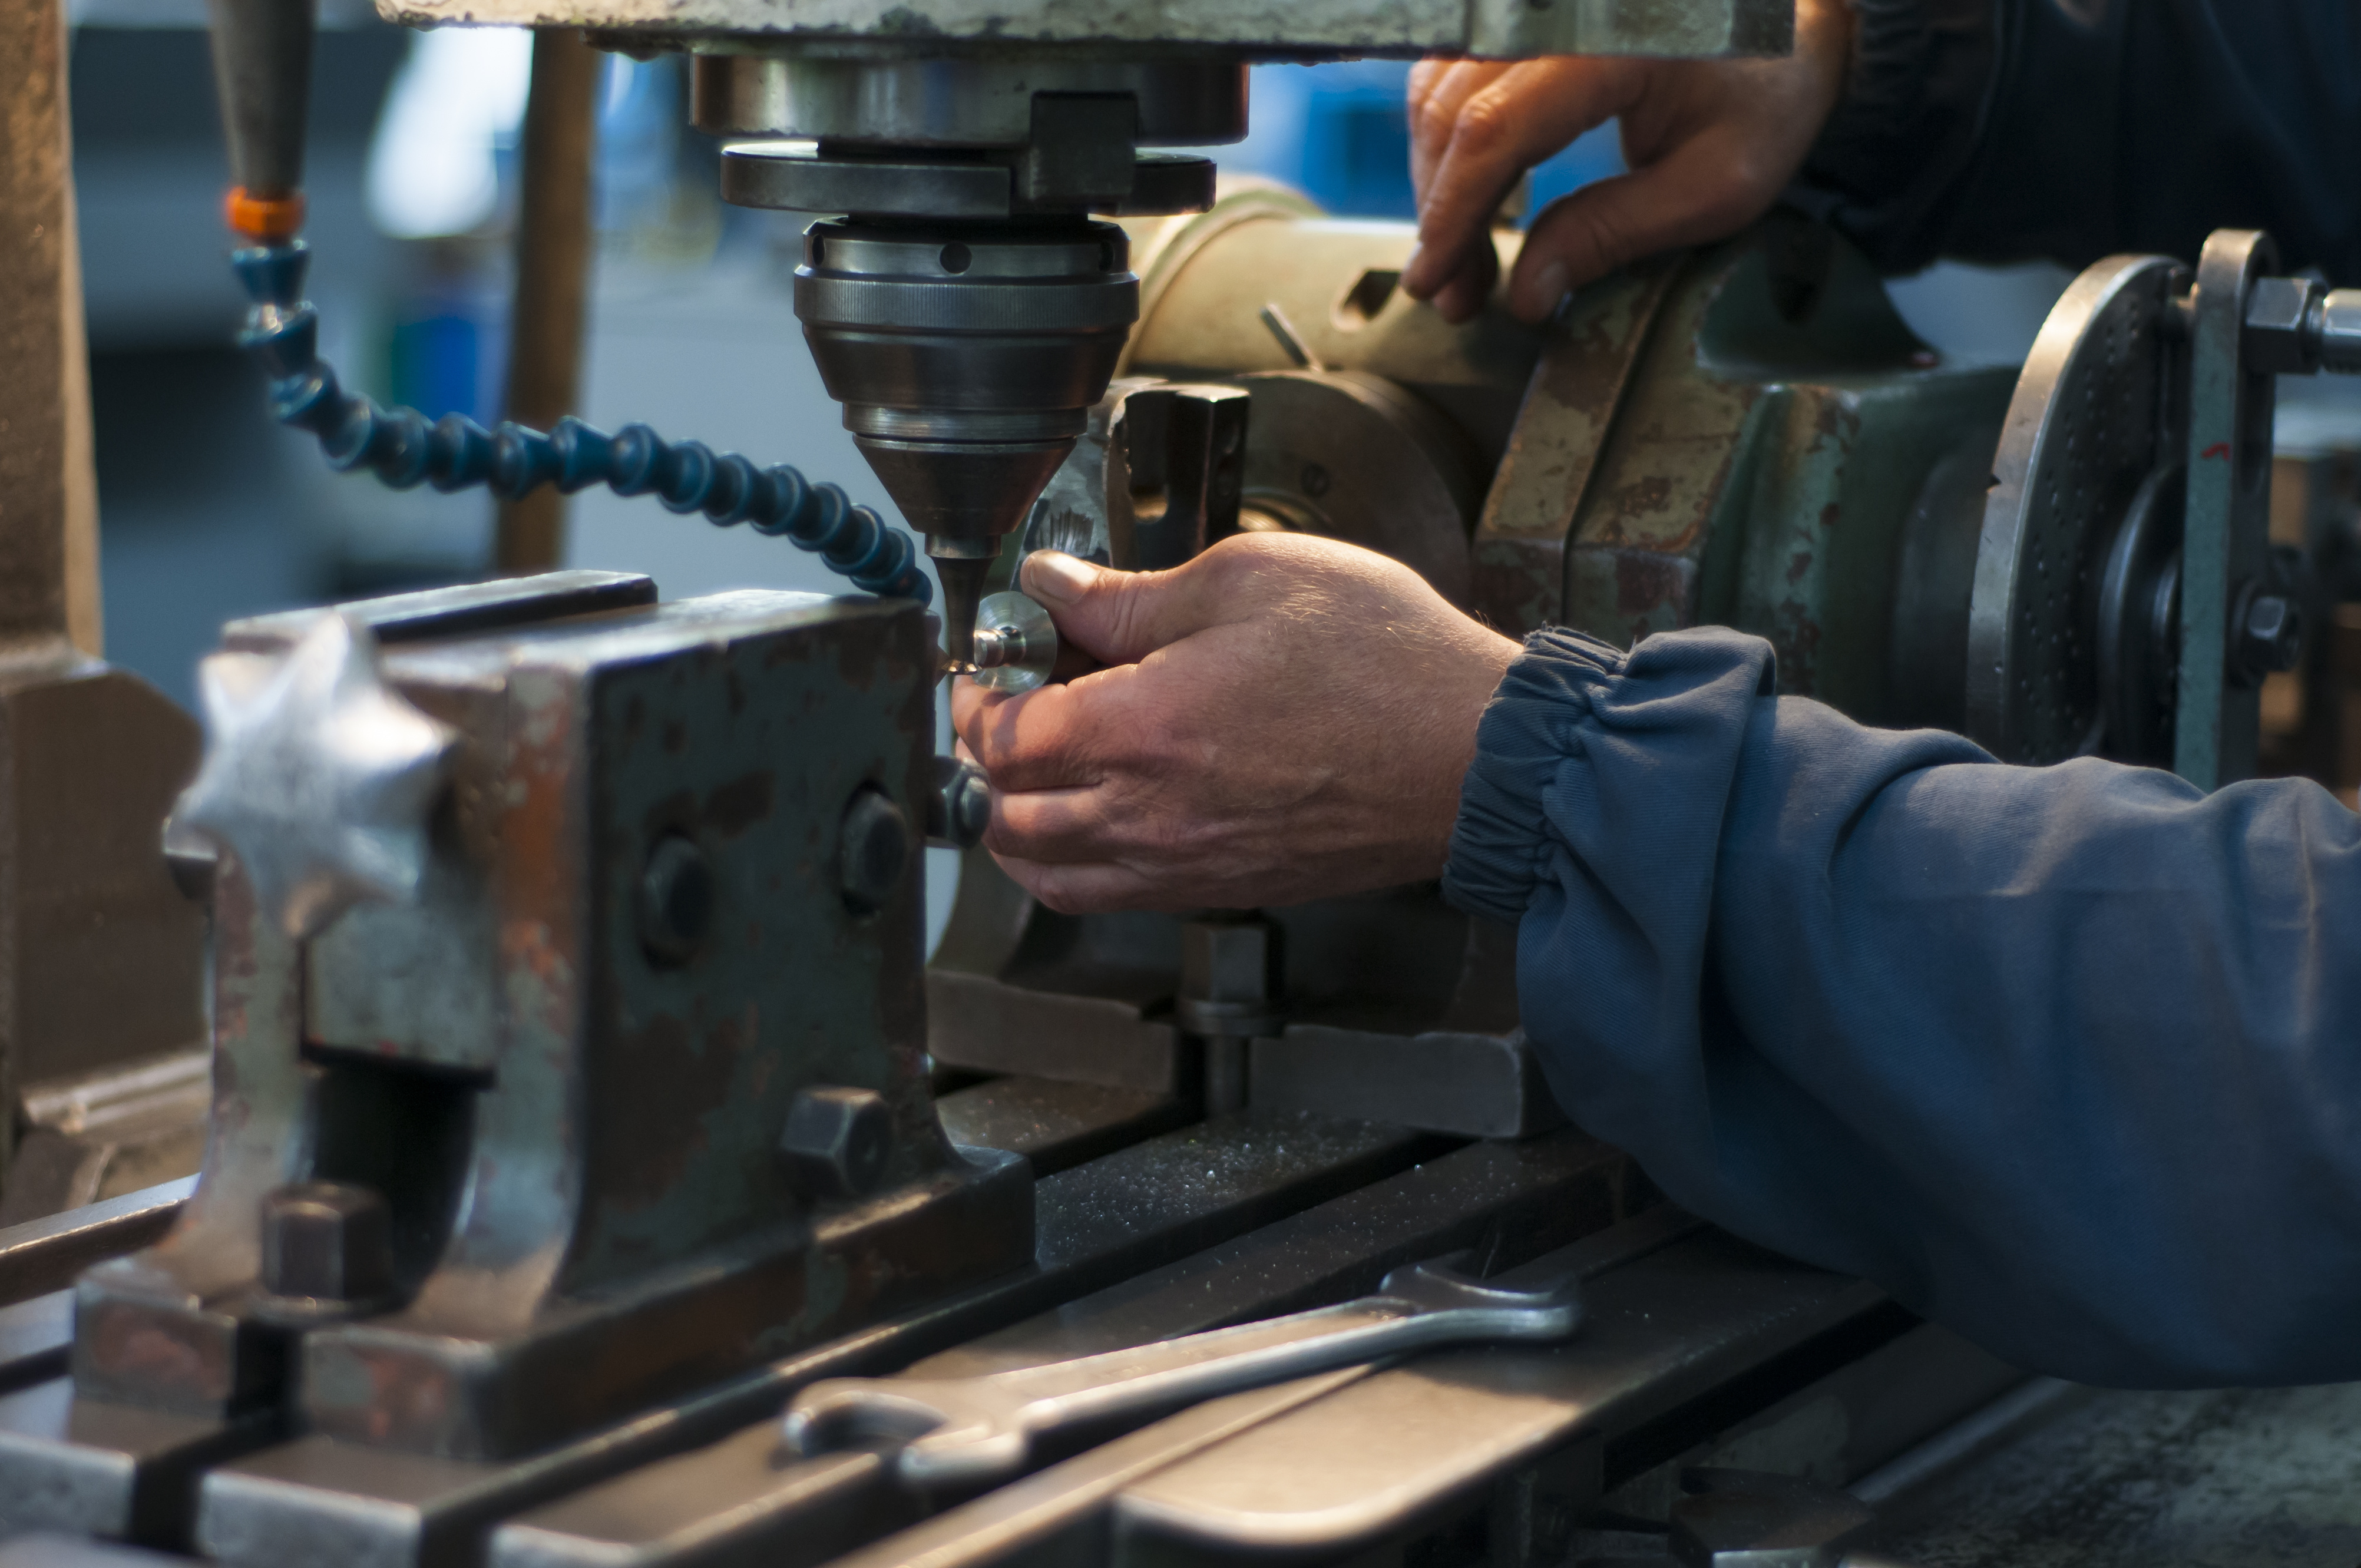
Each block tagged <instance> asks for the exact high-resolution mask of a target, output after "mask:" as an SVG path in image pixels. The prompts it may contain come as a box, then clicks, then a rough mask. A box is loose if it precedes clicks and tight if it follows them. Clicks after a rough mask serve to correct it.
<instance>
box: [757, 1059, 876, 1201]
mask: <svg viewBox="0 0 2361 1568" xmlns="http://www.w3.org/2000/svg"><path fill="white" fill-rule="evenodd" d="M779 1152H780V1154H781V1155H783V1156H785V1158H786V1162H787V1169H788V1174H789V1175H790V1176H791V1177H793V1179H794V1180H795V1183H796V1186H797V1187H798V1188H800V1189H801V1190H803V1192H804V1195H805V1196H807V1197H809V1198H859V1197H862V1196H864V1195H865V1194H867V1193H869V1192H871V1191H873V1190H875V1188H876V1186H877V1183H878V1180H879V1179H881V1178H883V1177H884V1174H885V1162H886V1160H887V1158H888V1157H890V1156H891V1155H892V1154H893V1152H894V1113H893V1112H892V1110H891V1109H889V1108H888V1107H887V1105H886V1103H885V1099H884V1096H883V1095H881V1094H879V1093H877V1092H876V1091H874V1090H869V1089H844V1088H840V1087H838V1086H836V1085H833V1084H815V1085H813V1086H812V1087H810V1088H808V1089H806V1090H803V1091H801V1092H799V1093H797V1094H796V1102H795V1104H794V1105H793V1106H792V1107H790V1108H789V1110H788V1112H787V1125H786V1130H785V1132H783V1133H781V1134H780V1135H779Z"/></svg>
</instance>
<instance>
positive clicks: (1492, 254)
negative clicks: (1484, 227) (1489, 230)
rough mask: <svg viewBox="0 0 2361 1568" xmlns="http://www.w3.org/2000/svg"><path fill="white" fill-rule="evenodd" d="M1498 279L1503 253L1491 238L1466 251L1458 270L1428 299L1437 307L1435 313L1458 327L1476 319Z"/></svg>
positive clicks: (1490, 295)
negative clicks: (1492, 245)
mask: <svg viewBox="0 0 2361 1568" xmlns="http://www.w3.org/2000/svg"><path fill="white" fill-rule="evenodd" d="M1499 281H1500V253H1499V251H1497V250H1494V249H1493V248H1492V247H1491V244H1490V243H1489V241H1487V242H1486V243H1485V244H1482V245H1479V246H1477V247H1475V248H1474V249H1473V250H1471V251H1469V252H1468V253H1467V257H1466V260H1465V261H1464V262H1462V263H1461V265H1460V268H1459V270H1458V271H1456V272H1455V273H1453V274H1452V275H1451V278H1450V280H1449V281H1447V282H1445V283H1444V285H1443V286H1442V287H1441V288H1439V289H1437V290H1436V291H1434V297H1433V299H1432V300H1430V301H1428V303H1429V304H1431V305H1433V307H1434V309H1435V313H1436V314H1438V315H1440V316H1442V318H1443V319H1444V321H1447V322H1449V323H1451V324H1452V325H1454V326H1457V325H1459V324H1460V323H1463V322H1470V321H1474V320H1475V319H1476V315H1477V312H1479V311H1481V310H1482V309H1483V308H1484V302H1485V301H1487V300H1488V299H1490V298H1491V297H1492V291H1493V289H1494V288H1495V287H1496V286H1497V285H1498V284H1499Z"/></svg>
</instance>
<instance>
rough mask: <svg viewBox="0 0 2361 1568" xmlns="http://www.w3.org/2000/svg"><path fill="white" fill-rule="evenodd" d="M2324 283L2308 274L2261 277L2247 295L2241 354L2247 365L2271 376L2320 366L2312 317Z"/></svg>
mask: <svg viewBox="0 0 2361 1568" xmlns="http://www.w3.org/2000/svg"><path fill="white" fill-rule="evenodd" d="M2320 296H2321V287H2320V285H2319V284H2317V283H2315V282H2313V281H2312V280H2310V279H2309V278H2261V279H2257V280H2256V282H2255V286H2254V288H2253V290H2252V291H2249V292H2248V294H2247V295H2246V336H2245V339H2244V342H2243V343H2242V344H2241V353H2240V357H2241V358H2243V359H2244V360H2245V361H2246V368H2247V369H2249V370H2252V371H2255V372H2257V373H2258V374H2263V375H2272V376H2308V375H2310V374H2311V373H2312V371H2314V370H2316V369H2318V368H2319V367H2320V338H2319V334H2318V328H2317V326H2316V324H2315V323H2314V322H2313V320H2312V316H2313V313H2314V311H2315V309H2316V308H2317V306H2318V303H2319V301H2320Z"/></svg>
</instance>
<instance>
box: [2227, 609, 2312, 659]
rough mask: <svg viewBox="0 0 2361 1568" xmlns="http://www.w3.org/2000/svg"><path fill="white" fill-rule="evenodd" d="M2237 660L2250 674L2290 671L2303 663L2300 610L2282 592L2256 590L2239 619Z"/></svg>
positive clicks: (2301, 617) (2301, 615)
mask: <svg viewBox="0 0 2361 1568" xmlns="http://www.w3.org/2000/svg"><path fill="white" fill-rule="evenodd" d="M2238 662H2239V663H2240V664H2241V665H2242V666H2243V667H2244V668H2245V669H2246V672H2247V673H2248V674H2254V675H2263V674H2275V673H2278V672H2279V671H2284V670H2292V669H2294V668H2295V667H2296V666H2297V665H2298V664H2300V663H2302V662H2303V612H2302V610H2301V609H2299V608H2298V607H2297V605H2296V602H2295V601H2294V600H2293V599H2291V598H2288V597H2287V596H2286V595H2284V594H2270V593H2258V594H2257V595H2255V596H2254V597H2253V598H2250V599H2248V600H2247V601H2246V614H2245V615H2244V616H2243V617H2241V618H2240V620H2239V622H2238Z"/></svg>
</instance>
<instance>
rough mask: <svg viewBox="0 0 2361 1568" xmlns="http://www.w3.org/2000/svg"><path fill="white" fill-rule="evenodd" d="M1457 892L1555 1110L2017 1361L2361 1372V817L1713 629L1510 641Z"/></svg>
mask: <svg viewBox="0 0 2361 1568" xmlns="http://www.w3.org/2000/svg"><path fill="white" fill-rule="evenodd" d="M1444 886H1445V891H1446V892H1447V893H1448V894H1449V895H1450V896H1451V897H1452V898H1453V899H1454V900H1455V902H1457V903H1458V904H1460V905H1462V906H1463V907H1465V908H1466V909H1468V910H1470V911H1473V912H1476V913H1479V914H1483V915H1487V916H1493V917H1495V918H1499V919H1502V920H1509V921H1514V922H1517V923H1518V924H1519V936H1518V959H1517V979H1518V992H1519V998H1520V1002H1521V1006H1522V1009H1523V1017H1524V1025H1525V1028H1526V1031H1527V1033H1528V1035H1529V1036H1531V1038H1532V1042H1533V1044H1534V1047H1535V1048H1536V1050H1537V1051H1538V1052H1539V1053H1540V1055H1541V1058H1542V1060H1543V1064H1544V1067H1545V1069H1546V1071H1547V1074H1548V1077H1549V1081H1550V1084H1551V1086H1552V1088H1553V1090H1554V1092H1555V1093H1556V1096H1557V1098H1558V1100H1559V1102H1560V1103H1561V1104H1563V1105H1564V1107H1565V1110H1566V1112H1567V1113H1568V1114H1569V1115H1571V1116H1572V1117H1573V1118H1574V1120H1575V1121H1576V1122H1577V1123H1578V1124H1581V1125H1582V1126H1583V1127H1585V1128H1586V1129H1587V1130H1589V1131H1590V1132H1592V1133H1594V1134H1596V1135H1598V1136H1599V1137H1602V1138H1605V1139H1607V1140H1608V1141H1609V1142H1611V1143H1614V1144H1616V1145H1619V1146H1621V1147H1623V1148H1624V1149H1627V1150H1629V1151H1630V1152H1631V1154H1632V1155H1634V1156H1635V1157H1638V1159H1639V1160H1640V1162H1641V1163H1642V1166H1643V1167H1644V1168H1646V1169H1647V1171H1648V1173H1649V1174H1650V1175H1651V1176H1652V1177H1653V1179H1655V1180H1656V1182H1657V1183H1658V1184H1659V1185H1660V1186H1661V1187H1663V1189H1664V1191H1665V1192H1666V1193H1667V1194H1669V1195H1670V1196H1671V1197H1672V1198H1673V1200H1674V1201H1676V1202H1678V1203H1680V1204H1682V1205H1683V1206H1685V1207H1686V1208H1688V1209H1690V1210H1692V1211H1693V1212H1697V1213H1698V1214H1701V1215H1703V1216H1705V1217H1707V1218H1708V1219H1711V1220H1713V1221H1715V1222H1717V1223H1720V1224H1722V1225H1725V1226H1727V1227H1729V1228H1730V1229H1731V1230H1733V1231H1735V1232H1737V1233H1739V1234H1741V1235H1744V1236H1746V1237H1749V1238H1750V1239H1752V1240H1754V1241H1756V1242H1759V1243H1762V1244H1763V1245H1768V1246H1771V1247H1774V1248H1776V1249H1778V1250H1780V1251H1782V1252H1784V1253H1787V1254H1790V1255H1794V1256H1796V1257H1800V1258H1804V1259H1806V1260H1808V1261H1811V1262H1815V1263H1818V1264H1822V1265H1825V1266H1828V1267H1831V1268H1838V1269H1842V1270H1845V1271H1847V1272H1850V1273H1855V1274H1860V1275H1862V1276H1865V1277H1868V1278H1870V1279H1872V1280H1874V1281H1876V1282H1877V1283H1878V1284H1880V1285H1882V1286H1883V1287H1884V1288H1886V1289H1887V1290H1889V1291H1890V1292H1892V1294H1893V1295H1894V1297H1895V1298H1896V1299H1899V1300H1901V1301H1902V1302H1904V1303H1905V1304H1906V1305H1907V1306H1909V1307H1911V1308H1913V1309H1914V1310H1917V1311H1919V1312H1921V1313H1924V1314H1925V1315H1927V1317H1930V1318H1932V1319H1934V1320H1936V1321H1939V1322H1942V1323H1945V1324H1947V1325H1949V1327H1951V1328H1953V1329H1955V1330H1957V1331H1958V1332H1961V1333H1963V1334H1965V1335H1966V1336H1967V1337H1969V1338H1970V1339H1972V1340H1974V1341H1976V1342H1977V1343H1981V1344H1982V1345H1984V1346H1985V1347H1987V1348H1988V1349H1990V1350H1992V1351H1993V1352H1994V1353H1996V1354H2000V1355H2002V1356H2004V1357H2005V1358H2007V1359H2008V1360H2010V1361H2012V1362H2014V1363H2015V1364H2017V1365H2022V1366H2025V1367H2027V1368H2029V1369H2033V1370H2037V1371H2042V1372H2048V1373H2053V1374H2057V1375H2059V1376H2068V1377H2074V1378H2080V1379H2082V1380H2085V1381H2089V1382H2093V1383H2101V1384H2109V1385H2117V1386H2127V1387H2140V1386H2147V1387H2193V1386H2204V1385H2241V1384H2265V1383H2283V1382H2314V1381H2328V1380H2336V1379H2349V1378H2356V1377H2361V1332H2356V1328H2355V1323H2356V1305H2361V1127H2356V1111H2361V819H2356V817H2354V815H2353V814H2352V813H2350V812H2348V811H2347V810H2345V807H2344V806H2341V805H2339V804H2338V803H2337V802H2336V801H2335V800H2334V798H2333V797H2332V796H2330V795H2328V794H2327V793H2326V792H2325V791H2323V790H2322V789H2321V788H2320V787H2319V786H2317V785H2316V784H2309V783H2305V782H2302V781H2297V780H2276V781H2267V782H2256V783H2250V784H2238V785H2235V786H2233V787H2231V788H2228V789H2224V790H2222V791H2220V792H2218V793H2217V794H2214V795H2201V794H2199V793H2198V792H2197V791H2196V790H2195V789H2193V788H2192V787H2191V786H2190V785H2188V784H2184V783H2182V782H2181V781H2180V780H2179V779H2176V778H2174V777H2173V776H2172V775H2170V774H2169V773H2158V772H2155V771H2152V770H2147V769H2137V768H2128V767H2122V766H2118V765H2116V764H2114V763H2110V762H2098V761H2095V760H2083V761H2078V762H2068V763H2065V764H2062V765H2060V766H2057V767H2049V768H2019V767H2004V766H2002V765H2000V764H1999V763H1996V762H1993V761H1992V760H1991V758H1990V757H1989V756H1988V755H1987V754H1985V753H1984V752H1983V751H1981V750H1979V749H1978V748H1977V747H1975V746H1974V745H1972V744H1971V743H1970V742H1969V741H1967V740H1961V739H1960V738H1959V737H1957V736H1952V735H1946V734H1940V733H1937V732H1934V731H1912V732H1900V731H1891V730H1878V729H1866V728H1863V727H1862V726H1861V725H1857V724H1854V723H1852V722H1850V720H1848V719H1846V718H1843V717H1841V716H1840V715H1839V714H1837V713H1836V712H1834V711H1833V710H1832V709H1829V708H1828V707H1823V706H1822V705H1820V704H1818V703H1815V702H1811V701H1808V700H1806V699H1803V698H1797V697H1781V696H1776V695H1775V693H1774V691H1773V664H1772V655H1771V650H1770V647H1769V645H1768V644H1766V643H1764V642H1763V641H1760V640H1758V639H1756V638H1752V637H1748V636H1744V635H1741V634H1740V633H1737V632H1733V631H1729V630H1719V629H1700V630H1692V631H1681V632H1674V633H1669V634H1664V635H1659V636H1654V637H1651V638H1648V639H1647V640H1645V641H1642V642H1641V643H1640V644H1639V645H1638V646H1637V647H1636V648H1635V649H1633V650H1632V651H1631V652H1630V653H1629V654H1624V653H1620V652H1616V651H1615V650H1613V649H1611V648H1609V646H1608V645H1606V644H1605V643H1602V642H1598V641H1594V640H1592V639H1589V638H1587V637H1584V636H1581V635H1579V634H1576V633H1572V632H1565V631H1545V632H1542V633H1539V634H1537V635H1536V636H1534V637H1533V638H1532V639H1530V640H1529V641H1527V643H1526V645H1525V652H1524V653H1523V654H1522V656H1521V658H1519V659H1518V661H1517V662H1516V663H1515V664H1514V665H1513V666H1512V667H1511V668H1510V672H1509V674H1508V676H1507V678H1506V680H1505V681H1504V682H1503V683H1502V685H1501V686H1500V689H1499V693H1498V695H1497V696H1495V697H1494V699H1493V701H1492V704H1491V706H1490V707H1489V708H1488V710H1487V711H1486V714H1485V716H1484V719H1483V724H1482V729H1481V731H1480V736H1479V753H1478V756H1477V761H1476V762H1475V764H1474V766H1473V767H1472V768H1471V770H1470V771H1469V773H1468V775H1467V778H1466V784H1465V785H1464V788H1463V793H1462V805H1461V809H1460V817H1459V822H1458V826H1457V830H1456V834H1455V839H1454V841H1453V845H1452V850H1451V856H1450V864H1449V869H1448V871H1447V872H1446V875H1445V878H1444Z"/></svg>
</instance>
